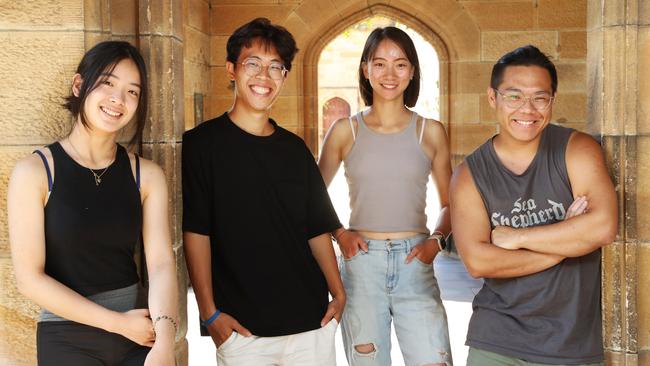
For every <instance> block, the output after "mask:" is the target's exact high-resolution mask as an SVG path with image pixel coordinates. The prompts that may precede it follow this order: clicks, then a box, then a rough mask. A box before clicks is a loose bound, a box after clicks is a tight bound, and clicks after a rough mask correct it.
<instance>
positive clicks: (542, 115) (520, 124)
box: [488, 66, 553, 143]
mask: <svg viewBox="0 0 650 366" xmlns="http://www.w3.org/2000/svg"><path fill="white" fill-rule="evenodd" d="M497 89H498V91H499V93H497V92H496V91H495V90H494V89H492V88H488V100H489V102H490V105H491V106H492V108H494V109H495V110H496V113H497V120H498V121H499V125H500V127H501V132H500V134H499V135H500V136H502V137H506V138H508V139H513V140H516V141H519V142H524V143H528V142H531V141H539V138H540V137H541V132H542V131H543V130H544V128H545V127H546V126H547V125H548V124H549V122H550V121H551V115H552V112H553V103H552V102H551V103H550V104H549V105H548V107H547V108H546V109H541V108H535V107H534V106H533V103H532V102H531V101H532V100H533V99H534V98H535V97H539V96H546V97H548V96H553V92H552V87H551V76H550V74H549V72H548V71H547V70H546V69H544V68H541V67H539V66H508V67H507V68H506V69H505V70H504V73H503V81H502V82H501V84H500V85H499V87H498V88H497ZM504 94H506V95H507V94H521V95H523V96H524V97H526V98H529V99H526V101H525V102H524V103H523V105H522V106H521V107H519V108H512V107H509V106H508V105H507V103H506V100H505V99H504V98H506V97H507V96H504Z"/></svg>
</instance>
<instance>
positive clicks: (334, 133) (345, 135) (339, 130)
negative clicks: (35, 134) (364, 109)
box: [328, 117, 357, 141]
mask: <svg viewBox="0 0 650 366" xmlns="http://www.w3.org/2000/svg"><path fill="white" fill-rule="evenodd" d="M350 121H352V125H350ZM353 128H354V130H355V132H356V130H357V121H356V119H355V118H347V117H346V118H341V119H338V120H336V121H335V122H334V123H333V124H332V126H331V127H330V130H329V132H328V137H331V138H333V139H336V140H338V141H345V140H346V139H352V138H353V136H352V129H353Z"/></svg>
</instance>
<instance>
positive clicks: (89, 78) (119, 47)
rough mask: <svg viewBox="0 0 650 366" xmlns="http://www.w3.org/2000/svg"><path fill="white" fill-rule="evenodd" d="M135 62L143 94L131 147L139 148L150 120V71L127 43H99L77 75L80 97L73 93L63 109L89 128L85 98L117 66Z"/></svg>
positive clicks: (82, 62)
mask: <svg viewBox="0 0 650 366" xmlns="http://www.w3.org/2000/svg"><path fill="white" fill-rule="evenodd" d="M126 59H130V60H133V62H134V63H135V65H136V66H137V68H138V72H139V73H140V95H139V97H138V109H137V110H136V113H135V117H134V119H135V132H134V134H133V137H131V140H130V141H129V147H134V146H135V147H137V148H138V150H139V149H140V144H141V142H142V131H143V130H144V124H145V122H146V120H147V110H148V103H147V101H148V100H149V97H148V92H147V86H148V80H147V68H146V66H145V64H144V59H143V58H142V55H140V52H139V51H138V50H137V49H136V48H135V47H134V46H132V45H131V44H130V43H128V42H123V41H106V42H101V43H98V44H96V45H95V46H94V47H93V48H91V49H90V50H89V51H88V52H86V54H85V55H84V57H83V58H82V59H81V62H79V66H77V74H79V75H81V80H82V82H81V87H80V88H79V96H76V95H74V93H70V95H69V96H68V97H66V98H65V100H66V101H65V103H64V104H63V106H64V107H65V108H66V109H67V110H69V111H70V113H72V116H73V117H74V118H75V120H76V119H77V118H79V119H80V120H81V123H82V124H83V125H84V127H86V128H90V126H89V125H88V121H87V120H86V113H85V111H84V104H85V103H86V98H87V97H88V95H90V93H91V92H92V91H93V90H95V88H97V87H98V86H99V85H100V84H101V83H102V82H103V81H104V80H105V79H106V78H107V76H106V74H110V73H111V72H112V71H113V69H115V66H116V65H117V64H118V63H119V62H120V61H122V60H126Z"/></svg>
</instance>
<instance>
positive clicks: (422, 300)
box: [318, 27, 452, 366]
mask: <svg viewBox="0 0 650 366" xmlns="http://www.w3.org/2000/svg"><path fill="white" fill-rule="evenodd" d="M359 89H360V92H361V96H362V98H363V100H364V102H365V104H366V105H367V106H368V107H369V108H368V109H367V110H365V111H363V112H360V113H359V114H358V115H357V116H356V117H352V118H350V119H349V120H348V119H347V118H346V119H342V120H339V121H337V122H335V123H334V125H333V126H332V127H331V129H330V131H329V132H328V133H327V136H326V137H325V143H324V146H323V151H322V154H321V157H320V160H319V162H318V165H319V168H320V170H321V173H322V175H323V179H324V181H325V183H326V184H327V185H329V183H331V181H332V179H333V178H334V175H335V174H336V171H337V170H338V168H339V166H340V165H341V163H342V162H344V164H345V173H346V178H347V180H348V183H349V186H350V199H351V204H350V206H351V208H352V213H351V216H350V228H349V230H348V229H344V228H341V229H337V231H335V232H334V233H333V235H334V237H335V239H336V241H337V242H338V244H339V247H340V249H341V252H342V256H343V260H342V262H343V264H342V266H341V276H342V278H343V283H344V285H345V290H346V293H347V296H348V302H347V304H346V307H345V312H344V313H343V317H342V328H343V340H344V343H345V351H346V356H347V358H348V361H349V363H350V365H351V366H361V365H370V364H372V365H389V364H390V363H391V360H390V346H391V345H390V333H391V327H390V324H391V321H392V322H394V324H395V330H396V335H397V339H398V341H399V345H400V348H401V350H402V354H403V355H404V361H405V364H408V365H425V364H426V365H436V366H438V365H450V364H451V362H452V359H451V350H450V345H449V335H448V329H447V319H446V314H445V310H444V307H443V306H442V301H441V299H440V290H439V289H438V285H437V281H436V279H435V277H434V273H433V266H432V262H433V260H434V258H435V256H436V255H437V254H438V252H439V250H440V249H441V245H440V244H443V243H444V241H442V240H444V237H445V236H447V234H448V233H449V231H450V223H449V211H448V208H447V202H448V200H447V188H448V185H449V177H450V176H451V166H450V162H449V148H448V145H447V136H446V134H445V130H444V128H443V126H442V124H441V123H440V122H438V121H432V120H424V119H422V118H419V117H418V116H417V114H416V113H415V112H412V111H410V110H409V109H408V108H407V107H414V106H415V103H416V101H417V99H418V94H419V89H420V69H419V61H418V57H417V52H416V50H415V46H414V45H413V41H412V40H411V39H410V37H409V36H408V35H407V34H406V33H405V32H404V31H402V30H400V29H398V28H395V27H385V28H378V29H375V30H374V31H373V32H372V33H371V34H370V36H369V37H368V40H367V41H366V44H365V47H364V50H363V53H362V56H361V62H360V65H359ZM429 175H431V176H432V177H433V181H434V183H435V185H436V188H437V191H438V192H437V193H438V197H439V200H440V206H441V208H442V209H441V212H440V218H439V219H438V222H437V223H436V226H435V227H434V228H432V229H433V232H434V234H433V235H431V236H429V231H428V229H427V227H426V215H425V205H426V204H425V201H426V184H427V181H428V180H429Z"/></svg>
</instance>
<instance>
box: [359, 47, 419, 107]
mask: <svg viewBox="0 0 650 366" xmlns="http://www.w3.org/2000/svg"><path fill="white" fill-rule="evenodd" d="M362 67H363V74H364V76H365V77H366V78H367V79H368V81H369V82H370V85H371V86H372V93H373V100H374V102H377V101H378V100H387V101H390V100H395V99H402V100H403V99H404V91H405V90H406V88H407V87H408V85H409V82H410V81H411V78H412V77H413V73H414V67H413V66H412V65H411V62H409V59H408V57H407V56H406V54H405V53H404V51H403V50H402V48H401V47H399V46H398V45H397V43H395V42H393V41H391V40H388V39H385V40H383V41H381V43H379V45H378V46H377V50H376V51H375V54H374V55H372V57H371V58H370V59H369V61H368V62H365V63H363V65H362Z"/></svg>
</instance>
